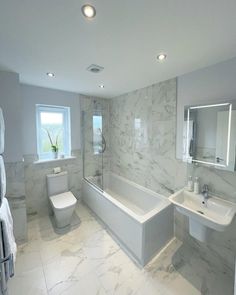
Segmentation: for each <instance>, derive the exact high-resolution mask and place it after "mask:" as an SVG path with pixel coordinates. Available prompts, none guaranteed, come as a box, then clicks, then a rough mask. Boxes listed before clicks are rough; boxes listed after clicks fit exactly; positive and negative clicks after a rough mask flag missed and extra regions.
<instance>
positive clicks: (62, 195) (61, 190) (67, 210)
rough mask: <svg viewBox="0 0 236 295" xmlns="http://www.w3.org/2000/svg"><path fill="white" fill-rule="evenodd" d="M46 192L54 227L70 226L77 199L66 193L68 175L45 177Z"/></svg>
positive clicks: (62, 173) (64, 173) (70, 193)
mask: <svg viewBox="0 0 236 295" xmlns="http://www.w3.org/2000/svg"><path fill="white" fill-rule="evenodd" d="M47 191H48V197H49V200H50V203H51V207H52V210H53V213H54V217H55V221H56V226H57V227H58V228H63V227H66V226H68V225H70V223H71V218H72V215H73V213H74V210H75V206H76V203H77V199H76V198H75V196H74V195H73V194H72V192H70V191H68V173H67V172H66V171H64V172H61V173H58V174H49V175H47Z"/></svg>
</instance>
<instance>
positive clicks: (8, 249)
mask: <svg viewBox="0 0 236 295" xmlns="http://www.w3.org/2000/svg"><path fill="white" fill-rule="evenodd" d="M0 221H1V222H2V230H3V246H4V256H5V257H7V256H9V255H10V254H12V257H11V259H10V261H9V262H8V263H6V267H5V271H6V278H7V279H8V278H9V277H10V276H11V274H12V270H13V269H14V262H15V260H16V251H17V247H16V242H15V237H14V234H13V219H12V215H11V210H10V207H9V204H8V201H7V199H6V198H3V200H2V206H1V207H0ZM0 234H2V233H0Z"/></svg>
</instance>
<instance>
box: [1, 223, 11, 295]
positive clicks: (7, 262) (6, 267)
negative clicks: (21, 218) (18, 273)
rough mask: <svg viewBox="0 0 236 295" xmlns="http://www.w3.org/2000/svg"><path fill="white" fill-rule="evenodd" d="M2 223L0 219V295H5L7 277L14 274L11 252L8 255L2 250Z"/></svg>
mask: <svg viewBox="0 0 236 295" xmlns="http://www.w3.org/2000/svg"><path fill="white" fill-rule="evenodd" d="M4 249H5V247H4V235H3V223H2V221H1V220H0V295H7V294H8V292H7V279H8V275H7V274H9V277H13V275H14V262H13V254H10V255H8V256H6V255H5V252H4Z"/></svg>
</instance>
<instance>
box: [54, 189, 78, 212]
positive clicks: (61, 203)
mask: <svg viewBox="0 0 236 295" xmlns="http://www.w3.org/2000/svg"><path fill="white" fill-rule="evenodd" d="M49 199H50V201H51V204H52V206H53V208H55V209H57V210H63V209H66V208H69V207H72V206H74V205H75V204H76V203H77V199H76V198H75V196H74V195H73V194H72V192H65V193H62V194H58V195H55V196H51V197H49Z"/></svg>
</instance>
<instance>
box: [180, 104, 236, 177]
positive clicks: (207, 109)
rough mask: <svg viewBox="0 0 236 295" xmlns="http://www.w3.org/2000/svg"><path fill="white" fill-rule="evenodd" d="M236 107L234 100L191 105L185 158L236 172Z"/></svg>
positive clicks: (187, 112)
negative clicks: (232, 101) (231, 101)
mask: <svg viewBox="0 0 236 295" xmlns="http://www.w3.org/2000/svg"><path fill="white" fill-rule="evenodd" d="M235 150H236V108H235V110H234V108H233V104H232V103H219V104H211V105H200V106H188V107H185V112H184V132H183V160H184V161H185V162H195V163H201V164H206V165H211V166H214V167H216V168H219V169H226V170H229V171H235V168H236V163H235Z"/></svg>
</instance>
